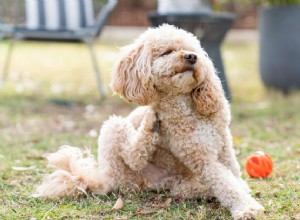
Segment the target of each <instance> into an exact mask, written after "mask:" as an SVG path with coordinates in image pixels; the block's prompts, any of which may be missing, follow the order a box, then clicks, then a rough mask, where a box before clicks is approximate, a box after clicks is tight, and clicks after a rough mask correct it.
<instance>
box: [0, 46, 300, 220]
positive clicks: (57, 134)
mask: <svg viewBox="0 0 300 220" xmlns="http://www.w3.org/2000/svg"><path fill="white" fill-rule="evenodd" d="M117 46H120V45H119V44H118V43H116V44H109V45H107V44H104V43H98V44H97V46H96V49H97V53H98V58H99V63H100V67H101V70H102V71H103V73H104V74H103V75H104V76H105V77H104V78H105V81H106V84H107V83H108V82H109V72H110V70H111V68H112V65H113V63H114V61H115V59H116V58H117V57H118V49H117ZM6 49H7V42H5V43H4V44H1V45H0V68H2V64H3V61H4V56H5V52H6ZM257 53H258V45H257V43H256V42H239V43H232V42H231V43H227V44H225V45H224V47H223V55H224V60H225V67H226V70H227V73H228V80H229V83H230V87H231V90H232V94H233V98H234V101H233V103H232V105H231V106H232V116H233V119H232V125H231V129H232V133H233V136H234V146H235V149H236V153H237V157H238V160H239V162H240V164H241V166H242V168H243V176H244V178H245V179H246V180H247V181H248V183H249V185H250V187H251V188H252V189H253V192H252V193H253V196H254V197H256V198H257V199H258V200H259V201H260V202H261V203H262V204H263V205H264V206H265V208H266V212H265V213H264V215H262V216H261V218H260V219H267V220H269V219H274V220H275V219H276V220H277V219H282V220H283V219H284V220H286V219H300V138H299V131H300V117H299V116H300V113H299V109H300V102H299V99H300V93H299V92H294V93H292V94H291V95H290V96H283V95H281V94H280V93H278V92H274V91H270V90H266V89H265V88H264V87H263V85H262V83H261V81H260V78H259V74H258V68H257ZM133 108H134V106H133V105H129V104H126V103H125V102H123V101H122V100H121V99H119V98H118V97H109V98H108V99H107V100H105V101H103V102H100V101H99V99H98V93H97V88H96V83H95V79H94V75H93V71H92V67H91V63H90V59H89V54H88V51H87V49H86V48H85V45H82V44H62V43H52V44H42V43H35V42H30V43H17V45H16V48H15V53H14V55H13V60H12V65H11V71H10V75H9V80H8V82H7V84H6V85H5V87H4V88H2V89H1V90H0V129H1V132H0V187H1V189H0V207H1V208H0V219H230V214H229V213H228V211H226V210H225V209H224V208H222V207H221V206H220V205H219V203H217V202H216V201H206V200H201V199H199V200H188V201H182V200H180V199H174V198H173V200H172V202H170V200H168V198H169V195H168V192H165V193H163V194H156V193H143V194H131V193H124V192H121V191H120V192H114V193H111V194H109V195H107V196H96V195H91V194H90V195H88V197H81V198H76V199H68V198H63V199H60V200H58V201H47V200H46V201H44V200H41V199H35V198H32V197H31V194H32V193H33V192H34V189H35V187H36V186H37V185H38V184H39V183H40V182H41V179H42V178H43V175H44V174H46V173H48V172H50V169H49V168H47V167H46V164H47V161H46V160H45V155H47V154H48V153H50V152H54V151H56V150H57V149H58V147H59V146H61V145H63V144H70V145H74V146H81V147H88V148H90V149H92V151H93V152H94V153H96V149H97V143H96V142H97V134H98V131H99V128H100V126H101V123H102V122H103V121H104V120H105V119H107V118H108V116H109V115H111V114H116V115H126V114H128V113H129V112H130V111H131V110H132V109H133ZM257 150H264V151H265V152H267V153H268V154H269V155H270V156H271V157H272V158H273V161H274V165H275V166H274V171H273V173H272V174H271V176H270V177H269V178H267V179H252V178H249V177H248V176H247V175H246V173H245V171H244V163H245V159H246V158H247V156H248V155H249V154H250V153H251V152H253V151H257ZM119 197H122V199H123V201H124V207H123V208H122V209H120V210H118V211H113V210H112V207H113V205H114V203H115V202H116V200H117V199H118V198H119ZM166 201H167V202H166Z"/></svg>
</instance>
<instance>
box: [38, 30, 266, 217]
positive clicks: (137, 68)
mask: <svg viewBox="0 0 300 220" xmlns="http://www.w3.org/2000/svg"><path fill="white" fill-rule="evenodd" d="M191 57H193V59H194V60H193V61H191ZM195 57H196V58H195ZM111 87H112V89H113V91H114V92H115V93H117V94H119V95H121V96H122V97H123V98H124V99H126V100H127V101H129V102H134V103H137V104H139V105H144V106H143V107H139V108H137V109H136V110H134V111H133V112H132V113H131V114H130V115H129V116H128V117H126V118H122V117H116V116H113V117H111V118H110V119H108V120H107V121H106V122H105V123H104V124H103V126H102V128H101V133H100V136H99V148H98V160H97V162H96V160H95V159H94V158H93V157H92V156H91V155H90V154H89V153H86V154H84V153H82V152H81V151H80V150H79V149H77V148H72V147H66V146H65V147H62V148H61V149H60V150H59V151H58V152H57V153H54V154H51V155H50V156H49V157H48V160H49V165H50V166H52V167H54V168H55V169H56V171H54V172H53V173H52V174H50V175H48V176H46V177H45V179H44V181H43V183H42V185H41V186H39V187H38V188H37V191H36V196H38V197H45V198H57V197H60V196H63V195H69V196H76V195H79V194H83V193H85V192H86V191H88V190H90V191H93V192H95V193H99V194H106V193H108V192H110V191H112V190H114V189H117V188H120V187H122V188H123V189H127V190H133V191H140V190H153V189H155V190H158V191H159V190H166V189H168V190H170V193H171V194H172V195H181V196H182V197H184V198H199V197H211V196H214V197H217V199H218V200H219V201H220V203H221V204H222V205H223V206H225V207H226V208H228V209H229V210H230V212H231V214H232V216H233V218H234V219H252V218H255V217H256V216H257V215H258V214H259V213H261V212H262V211H263V207H262V206H261V205H260V204H259V203H258V202H257V201H256V200H255V199H253V198H252V197H251V195H250V194H249V191H250V190H249V187H248V186H247V184H246V183H245V182H244V181H243V180H242V179H241V174H240V167H239V164H238V162H237V160H236V157H235V154H234V149H233V147H232V137H231V134H230V130H229V124H230V109H229V105H228V102H227V100H226V99H225V97H224V92H223V90H222V86H221V83H220V80H219V78H218V76H217V75H216V72H215V69H214V66H213V64H212V62H211V60H210V59H209V58H208V56H207V54H206V53H205V51H204V50H203V49H202V48H201V46H200V43H199V41H198V40H197V38H196V37H195V36H193V35H192V34H191V33H187V32H186V31H184V30H181V29H177V28H175V27H173V26H170V25H163V26H161V27H159V28H150V29H149V30H148V31H146V32H145V33H144V34H142V35H141V36H140V37H139V38H138V39H137V40H136V41H135V42H134V43H133V44H131V45H129V46H127V47H125V48H124V49H123V54H122V56H121V58H120V60H118V61H117V63H116V65H115V67H114V70H113V73H112V80H111Z"/></svg>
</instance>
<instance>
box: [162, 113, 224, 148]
mask: <svg viewBox="0 0 300 220" xmlns="http://www.w3.org/2000/svg"><path fill="white" fill-rule="evenodd" d="M160 136H161V140H162V147H163V148H172V147H174V146H176V147H180V148H182V147H191V146H201V147H203V146H205V147H209V148H211V147H213V148H215V145H216V143H222V137H221V135H220V134H219V132H218V129H216V127H215V126H214V125H213V124H211V123H209V122H208V121H206V120H201V119H199V118H197V117H184V118H183V120H182V119H178V120H176V119H172V120H162V121H161V129H160Z"/></svg>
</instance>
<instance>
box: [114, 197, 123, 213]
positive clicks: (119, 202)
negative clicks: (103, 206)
mask: <svg viewBox="0 0 300 220" xmlns="http://www.w3.org/2000/svg"><path fill="white" fill-rule="evenodd" d="M123 206H124V204H123V200H122V198H118V199H117V201H116V203H115V205H114V206H113V207H112V210H120V209H122V208H123Z"/></svg>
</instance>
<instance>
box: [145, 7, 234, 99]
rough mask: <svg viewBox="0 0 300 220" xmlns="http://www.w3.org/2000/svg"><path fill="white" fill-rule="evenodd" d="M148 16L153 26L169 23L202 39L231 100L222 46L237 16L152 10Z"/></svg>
mask: <svg viewBox="0 0 300 220" xmlns="http://www.w3.org/2000/svg"><path fill="white" fill-rule="evenodd" d="M148 18H149V20H150V21H151V23H152V25H153V26H159V25H161V24H163V23H168V24H172V25H175V26H177V27H180V28H182V29H185V30H187V31H189V32H191V33H193V34H195V35H196V37H197V38H198V39H199V40H200V42H201V46H202V47H203V48H204V49H205V50H206V52H207V53H208V55H209V56H210V57H211V59H212V60H213V62H214V64H215V67H216V69H217V71H218V74H219V77H220V79H221V82H222V86H223V89H224V91H225V95H226V97H227V98H228V99H229V100H231V94H230V89H229V87H228V83H227V80H226V74H225V70H224V66H223V62H222V56H221V50H220V46H221V43H222V41H223V40H224V37H225V35H226V33H227V32H228V30H229V29H230V27H231V25H232V24H233V21H234V19H235V16H234V15H233V14H231V13H224V12H223V13H212V12H199V13H165V14H159V13H157V12H150V13H149V14H148Z"/></svg>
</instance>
